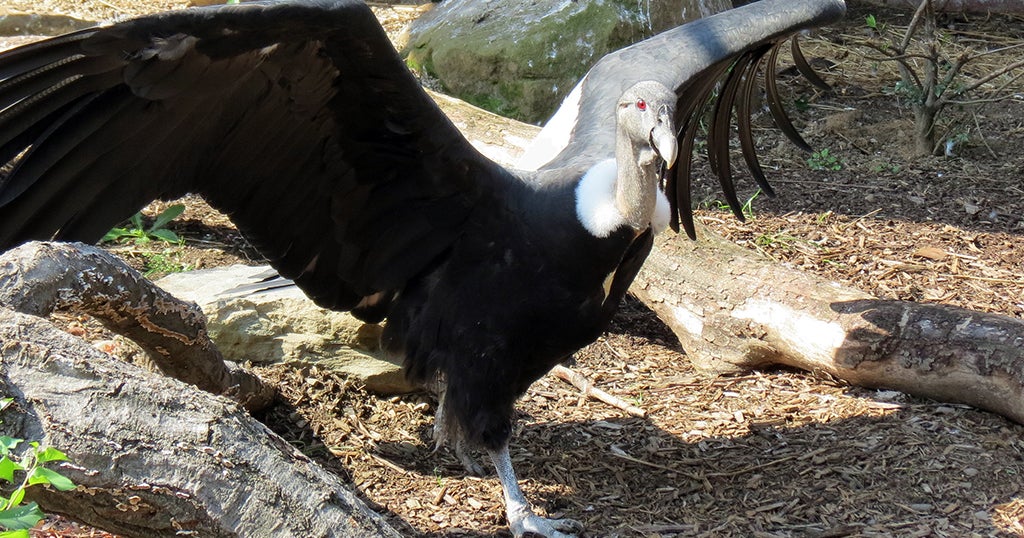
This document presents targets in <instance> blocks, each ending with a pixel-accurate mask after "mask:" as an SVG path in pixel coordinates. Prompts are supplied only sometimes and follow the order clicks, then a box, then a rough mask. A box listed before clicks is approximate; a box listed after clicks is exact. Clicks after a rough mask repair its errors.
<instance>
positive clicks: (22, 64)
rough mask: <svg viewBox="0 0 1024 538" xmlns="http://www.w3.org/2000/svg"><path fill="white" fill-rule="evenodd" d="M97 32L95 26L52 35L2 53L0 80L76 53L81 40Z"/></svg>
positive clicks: (0, 57)
mask: <svg viewBox="0 0 1024 538" xmlns="http://www.w3.org/2000/svg"><path fill="white" fill-rule="evenodd" d="M94 33H96V29H95V28H86V29H84V30H79V31H77V32H72V33H69V34H64V35H62V36H58V37H52V38H49V39H46V40H43V41H38V42H36V43H29V44H27V45H22V46H21V47H18V48H17V49H15V50H12V51H10V52H5V53H4V54H3V55H0V80H5V79H9V78H11V77H13V76H17V75H19V74H21V73H28V72H30V71H35V70H36V69H39V68H40V67H43V66H45V65H48V64H52V63H54V62H58V61H60V60H63V59H65V58H67V57H68V56H71V55H73V54H75V53H76V52H77V51H78V50H79V48H78V47H79V46H80V42H81V41H83V40H85V39H88V38H89V37H90V36H91V35H93V34H94Z"/></svg>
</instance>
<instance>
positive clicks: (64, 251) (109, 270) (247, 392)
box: [0, 242, 274, 411]
mask: <svg viewBox="0 0 1024 538" xmlns="http://www.w3.org/2000/svg"><path fill="white" fill-rule="evenodd" d="M0 305H6V306H8V307H9V308H12V309H14V310H16V311H18V312H21V313H24V314H29V315H33V316H47V315H49V314H51V313H52V312H54V311H55V310H72V311H76V312H80V313H85V314H89V315H90V316H92V317H93V318H95V319H96V320H98V321H99V322H100V323H102V324H103V325H104V326H105V327H107V328H108V329H109V330H111V331H113V332H116V333H118V334H120V335H122V336H124V337H126V338H129V339H130V340H132V341H134V342H135V343H137V344H139V346H141V347H142V349H143V350H145V351H146V353H147V354H148V355H149V357H150V359H151V360H152V361H153V363H154V364H155V365H156V366H157V367H158V368H159V369H160V371H162V372H163V373H165V374H167V375H169V376H171V377H174V378H175V379H180V380H182V381H185V382H186V383H191V384H193V385H195V386H197V387H199V388H201V389H203V390H205V391H207V392H211V393H214V394H223V395H225V396H228V397H231V398H232V399H234V400H236V401H238V402H240V403H242V404H243V405H245V406H246V407H247V408H248V409H249V410H250V411H255V410H259V409H261V408H262V407H265V406H267V405H269V404H270V402H271V401H272V400H273V397H274V390H273V388H271V387H269V386H267V385H265V384H264V383H263V382H262V381H260V379H259V378H258V377H256V376H254V375H252V374H251V373H249V372H246V371H245V370H242V369H241V368H240V367H238V366H236V365H234V364H231V363H227V362H225V360H224V357H223V356H222V355H221V353H220V351H219V350H218V349H217V347H216V346H215V345H214V344H213V342H212V341H211V340H210V338H209V336H208V335H207V333H206V318H205V317H204V316H203V312H202V310H200V309H199V307H198V306H196V305H195V304H192V303H187V302H185V301H182V300H180V299H177V298H175V297H174V296H172V295H171V294H169V293H167V292H166V291H164V290H162V289H160V288H159V287H157V286H154V285H153V283H152V282H150V281H149V279H147V278H145V277H143V276H142V275H140V274H139V273H138V272H137V271H135V270H134V269H132V268H131V267H129V266H128V265H127V264H125V263H124V262H123V261H121V260H120V259H119V258H117V257H116V256H113V255H111V254H110V253H108V252H106V251H104V250H102V249H99V248H96V247H93V246H89V245H84V244H81V243H41V242H33V243H27V244H25V245H22V246H20V247H17V248H15V249H11V250H10V251H8V252H5V253H3V254H2V255H0Z"/></svg>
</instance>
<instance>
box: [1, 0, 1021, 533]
mask: <svg viewBox="0 0 1024 538" xmlns="http://www.w3.org/2000/svg"><path fill="white" fill-rule="evenodd" d="M137 1H138V0H89V1H82V2H72V1H70V0H45V1H42V2H40V1H39V0H7V2H6V4H8V5H9V6H10V7H12V8H14V9H23V10H26V11H27V10H32V9H36V10H41V9H46V10H49V11H51V12H60V13H67V14H74V15H76V16H79V17H85V18H94V19H95V18H100V17H110V16H123V15H127V14H130V13H136V12H140V11H147V10H155V9H162V8H166V7H170V6H172V5H176V4H177V3H175V2H166V1H160V2H147V3H145V4H144V5H143V4H142V3H136V2H137ZM375 9H377V10H378V13H379V14H380V16H381V18H382V20H383V21H385V22H386V23H387V25H388V28H389V30H391V31H393V32H395V33H396V35H397V32H398V31H399V30H400V28H401V25H402V24H404V23H405V22H407V21H408V20H409V19H410V18H411V17H413V16H415V14H416V13H417V12H418V8H415V7H408V6H398V7H395V8H391V7H388V6H383V5H382V6H377V7H376V8H375ZM866 13H867V11H863V10H862V11H858V10H857V9H854V10H852V12H851V15H850V17H849V18H848V19H847V22H845V23H844V24H843V25H841V26H840V27H838V28H834V29H830V30H827V31H825V32H822V33H820V34H818V35H816V36H813V37H811V38H810V39H808V40H806V41H805V53H806V54H807V55H808V56H809V57H816V58H825V59H828V60H829V61H831V62H833V65H832V66H831V68H830V69H827V70H826V71H825V78H826V79H827V80H828V81H829V82H830V83H832V84H833V85H834V91H833V92H831V93H822V92H819V91H817V90H814V89H812V87H811V86H810V85H808V84H806V83H804V82H803V81H801V80H799V79H797V78H786V79H785V86H786V87H785V89H784V92H785V93H786V94H787V95H789V99H794V100H796V102H798V103H802V105H801V106H800V107H797V108H798V110H796V111H794V117H795V122H796V123H797V124H798V126H799V127H801V130H802V131H803V133H804V134H805V137H806V138H807V139H808V141H809V142H810V143H811V145H812V146H814V147H816V148H827V149H828V150H829V152H830V153H831V154H832V155H833V156H835V157H837V158H838V162H837V163H835V166H834V168H837V169H828V170H813V169H811V167H810V166H809V165H808V162H807V160H808V156H807V155H804V154H801V153H800V152H799V151H798V150H795V149H792V148H791V147H790V146H788V145H787V144H786V143H785V142H784V141H783V140H782V139H781V137H780V136H779V135H778V134H777V133H776V131H774V129H771V128H770V127H769V126H768V124H769V121H768V120H767V119H766V118H759V120H760V123H761V124H762V125H763V126H764V127H763V128H762V129H759V130H758V131H757V132H758V137H759V140H758V145H759V148H760V149H761V151H762V163H763V164H764V165H765V167H766V169H767V170H768V174H769V179H770V181H772V183H773V184H774V185H775V187H776V190H777V191H779V196H778V197H777V198H775V199H767V198H765V197H764V196H758V197H756V199H755V200H754V201H753V202H752V218H748V220H747V222H746V223H739V222H737V221H735V220H734V219H733V218H732V217H731V216H730V215H729V214H728V213H727V212H726V211H723V210H722V209H720V208H719V206H720V202H718V195H717V194H715V193H716V192H717V188H716V187H715V186H714V185H705V186H701V187H699V189H701V191H700V192H698V193H697V195H696V196H695V198H696V199H698V200H701V199H703V200H704V202H703V203H702V209H701V211H700V212H699V217H700V218H701V220H703V221H704V222H705V223H706V224H708V225H709V226H711V227H712V228H713V229H714V230H716V231H717V232H719V233H722V234H724V235H726V236H728V237H730V238H732V239H733V240H735V241H737V242H739V243H741V244H744V245H747V246H749V247H750V248H753V249H757V250H760V251H762V252H764V253H765V254H767V255H769V256H771V257H773V258H776V259H778V260H779V261H780V262H781V263H787V264H790V265H792V266H795V267H799V268H800V269H802V270H806V271H812V272H816V273H819V274H822V275H824V276H826V277H828V278H830V279H833V280H836V281H839V282H842V283H845V284H849V285H853V286H856V287H859V288H861V289H864V290H865V291H868V292H870V293H872V294H874V295H876V296H878V297H882V298H893V299H904V300H915V301H926V302H942V303H946V304H953V305H958V306H962V307H965V308H970V309H975V310H980V311H986V312H997V313H1002V314H1005V315H1009V316H1013V317H1017V318H1024V246H1021V243H1020V240H1021V237H1022V235H1024V155H1022V154H1021V152H1020V149H1021V147H1022V146H1024V144H1022V142H1024V83H1021V82H1020V81H1015V82H1012V83H1011V85H1010V86H1009V87H1008V88H1007V89H1006V90H1005V93H1006V95H1009V97H1008V98H1006V99H1002V100H1000V101H998V102H993V103H989V104H985V105H982V106H980V107H978V106H971V107H962V108H959V107H958V108H957V109H955V110H952V111H951V114H950V115H949V118H950V120H951V121H950V122H947V124H946V127H948V128H949V130H950V138H957V139H958V140H959V143H958V144H957V145H956V147H954V149H953V152H952V155H951V156H948V157H932V158H920V159H912V158H908V157H907V156H906V154H905V152H904V151H902V150H901V147H904V146H906V145H908V144H909V136H910V129H911V125H912V121H913V120H912V114H911V111H910V109H909V107H907V106H906V105H905V103H901V102H900V98H899V96H898V95H895V94H894V93H893V91H892V90H893V86H894V83H895V81H896V78H895V74H894V71H893V69H892V68H891V66H889V65H887V64H885V63H880V62H877V61H874V60H871V59H870V58H865V57H864V55H863V54H862V53H861V52H860V51H859V50H858V49H855V48H852V47H850V46H849V43H850V42H851V41H852V40H855V39H858V38H861V37H863V36H864V32H865V30H864V25H863V20H864V15H865V14H866ZM875 14H876V15H878V16H879V20H886V21H890V23H891V24H895V25H898V24H906V20H907V18H906V14H900V13H897V12H888V11H886V12H882V13H879V12H878V11H877V10H876V11H875ZM942 23H943V27H944V28H945V29H946V30H947V31H948V32H949V36H950V37H949V42H950V43H952V44H951V45H950V46H976V47H978V46H989V45H985V44H986V43H989V44H991V43H997V44H998V45H999V46H1004V45H1012V44H1017V43H1020V42H1021V39H1022V38H1024V19H1021V18H1014V17H993V18H988V19H983V18H977V19H974V18H971V19H964V18H958V17H944V18H943V19H942ZM1019 54H1020V53H1019V51H1018V52H1014V50H1009V51H1007V52H1005V53H1003V54H1001V55H1000V54H996V55H993V57H992V58H991V60H990V64H986V65H999V64H1000V63H1008V62H1009V61H1012V60H1013V59H1014V58H1017V57H1019ZM1015 55H1016V56H1015ZM977 69H978V70H979V73H980V74H983V73H984V67H978V68H977ZM976 74H977V73H976ZM698 160H699V163H702V162H703V158H698ZM744 192H745V194H743V193H741V197H743V199H747V198H749V197H750V196H752V194H753V191H752V190H751V189H747V190H746V191H744ZM186 203H187V204H188V210H187V211H186V213H185V215H184V216H183V218H181V219H180V221H179V222H176V223H175V225H174V228H173V229H175V230H176V231H177V232H178V233H179V234H181V235H182V236H183V237H184V238H185V246H184V247H183V248H167V247H159V246H158V247H147V248H139V247H120V248H118V249H117V250H118V251H119V252H121V253H122V254H124V255H125V256H126V257H127V258H129V259H131V260H134V261H135V263H136V264H137V265H139V266H140V267H141V266H145V265H147V264H153V261H152V260H153V259H154V252H155V253H156V254H158V255H159V256H160V257H161V258H160V259H161V260H162V262H161V263H162V264H163V265H158V266H152V265H151V266H149V268H150V269H155V270H157V271H160V270H166V269H168V268H173V267H174V266H176V265H177V266H187V267H208V266H216V265H223V264H227V263H239V262H241V263H257V262H258V261H259V256H258V254H256V253H255V252H254V251H253V250H252V249H251V248H248V247H247V246H246V243H245V242H244V239H242V238H241V237H240V236H239V235H238V234H237V232H235V231H234V230H233V228H232V227H231V226H230V222H228V221H227V220H226V219H225V218H224V217H222V216H220V215H218V214H215V213H213V212H212V211H210V210H209V209H208V208H206V207H205V206H204V205H202V204H200V203H197V202H196V201H195V200H192V199H190V200H187V201H186ZM154 209H157V208H154ZM576 360H577V363H576V365H575V366H574V368H575V369H576V370H578V371H579V372H581V373H583V374H585V375H586V376H588V377H589V378H590V379H591V380H592V381H594V382H595V383H596V384H597V385H598V386H599V387H600V388H602V389H604V390H606V391H608V392H611V393H613V394H615V395H617V396H620V397H622V398H624V399H626V400H628V401H629V402H631V403H634V404H636V405H638V406H641V407H642V408H644V409H645V410H646V411H647V417H646V418H635V417H630V416H626V415H624V414H623V413H622V412H621V411H619V410H617V409H613V408H610V407H608V406H606V405H604V404H601V403H598V402H594V401H591V400H587V399H585V398H581V397H580V395H579V393H578V392H577V390H576V389H574V388H573V387H571V386H569V385H567V384H565V383H563V382H561V381H559V380H557V379H554V378H550V377H549V378H544V379H542V380H541V381H539V382H538V383H537V384H535V386H534V387H532V388H531V389H530V391H529V392H528V394H527V395H526V396H525V397H524V398H523V400H522V402H521V403H520V405H519V417H518V420H517V423H516V434H515V437H514V441H513V459H514V461H515V464H516V469H517V471H518V473H519V475H520V478H521V480H522V484H523V487H524V490H525V491H526V493H527V496H528V497H529V498H530V499H531V500H532V501H533V502H534V503H535V504H536V505H537V507H538V508H539V510H540V511H542V512H545V513H547V514H549V515H564V516H567V517H574V518H577V519H580V520H581V521H583V523H584V524H585V526H586V528H587V531H586V533H585V536H650V537H657V536H736V537H747V536H754V537H789V536H795V537H815V538H825V537H843V536H865V537H868V536H870V537H883V536H886V537H887V536H893V537H905V536H906V537H911V536H914V537H917V536H920V537H924V536H935V537H975V536H978V537H986V536H1024V435H1022V434H1024V427H1022V426H1020V425H1017V424H1014V423H1011V422H1009V421H1007V420H1006V419H1003V418H1001V417H998V416H994V415H992V414H989V413H984V412H979V411H976V410H973V409H971V408H968V407H965V406H960V405H951V404H944V403H938V402H932V401H927V400H921V399H916V398H911V397H908V396H906V395H903V394H901V393H895V392H888V391H875V390H867V389H861V388H857V387H851V386H847V385H845V384H843V383H840V382H837V381H835V380H832V379H824V378H820V377H816V376H815V375H814V374H812V373H804V372H794V371H766V372H753V373H750V374H749V375H745V376H739V377H729V378H708V377H704V376H702V375H701V374H700V373H699V372H696V371H694V369H693V368H692V366H691V365H690V364H689V363H688V361H687V359H686V356H685V353H684V352H683V350H682V349H680V347H679V344H678V342H677V341H676V339H675V337H674V336H673V335H672V333H671V332H670V331H669V330H668V329H667V328H666V327H665V326H664V325H663V324H662V323H661V322H660V321H659V320H658V319H657V317H655V316H654V315H653V314H652V313H651V312H650V311H649V310H648V309H647V308H646V307H644V306H643V305H642V304H640V303H639V302H638V301H635V300H628V301H627V302H626V304H625V305H624V306H623V308H622V311H621V313H620V314H619V315H618V316H617V317H616V319H615V320H614V322H613V325H612V327H611V329H610V330H609V331H608V333H607V334H606V335H604V336H603V337H602V338H601V339H599V340H598V341H597V342H596V343H594V344H593V345H591V346H588V347H587V348H585V349H583V350H582V351H580V352H579V353H578V354H577V357H576ZM262 374H263V375H265V376H266V377H268V378H270V379H273V380H275V381H276V382H277V383H278V385H279V386H280V387H281V392H282V402H281V404H280V405H278V406H277V407H276V408H274V409H273V410H272V411H271V412H270V413H269V414H268V416H267V417H266V421H267V423H268V424H269V425H271V427H273V428H274V429H275V430H276V431H277V432H279V433H280V434H281V435H283V436H284V437H285V438H286V439H288V440H289V441H290V442H292V443H294V444H295V445H296V446H298V447H300V448H301V449H302V450H303V451H305V452H306V453H307V454H310V455H311V456H313V457H316V458H317V459H318V460H319V461H321V462H323V463H324V464H325V465H327V466H328V467H329V468H332V469H335V470H336V471H337V472H339V473H341V474H342V475H343V476H345V477H346V478H347V479H349V480H350V481H351V483H352V485H353V487H354V488H355V489H356V490H357V491H359V492H360V494H361V495H362V496H363V498H364V499H366V500H367V501H368V502H369V503H371V505H373V506H375V507H376V508H377V509H379V510H380V511H381V512H382V513H384V514H385V515H386V516H387V517H388V518H389V519H390V520H391V522H392V523H393V524H394V525H395V526H396V527H397V528H399V529H400V530H401V531H402V532H403V533H405V534H407V535H409V536H491V535H499V536H505V535H507V530H506V527H505V523H504V516H503V512H502V503H501V490H500V486H499V484H498V481H497V479H496V478H495V477H494V476H486V477H482V478H480V477H472V476H466V474H465V473H464V471H463V470H462V467H461V466H460V464H459V463H458V462H457V460H456V459H455V458H454V456H453V455H452V454H451V453H450V452H448V451H447V450H441V451H439V452H437V453H432V452H431V448H432V443H431V441H430V440H429V430H430V427H431V424H432V416H433V409H434V405H435V404H434V402H433V400H431V399H430V398H429V397H427V396H426V395H422V394H414V395H410V396H405V397H392V398H379V397H376V396H373V395H370V394H367V393H365V392H364V391H362V390H361V389H360V387H358V386H356V385H355V384H354V383H352V382H351V381H348V380H346V379H342V378H338V377H335V376H332V375H328V374H325V373H323V372H316V371H308V370H306V371H298V370H294V369H286V368H282V367H278V368H271V369H266V370H264V371H262ZM49 525H51V526H52V527H53V528H52V529H51V530H40V531H38V532H37V533H36V534H35V535H36V536H103V535H105V534H103V533H100V532H98V531H93V530H89V529H72V528H71V526H69V524H67V523H66V522H55V523H49ZM89 533H92V534H89Z"/></svg>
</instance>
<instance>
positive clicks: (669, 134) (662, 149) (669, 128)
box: [650, 105, 679, 169]
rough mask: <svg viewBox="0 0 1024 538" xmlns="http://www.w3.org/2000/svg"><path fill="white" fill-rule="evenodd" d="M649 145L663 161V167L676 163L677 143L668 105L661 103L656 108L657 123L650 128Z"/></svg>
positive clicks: (669, 166)
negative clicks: (657, 108) (659, 106)
mask: <svg viewBox="0 0 1024 538" xmlns="http://www.w3.org/2000/svg"><path fill="white" fill-rule="evenodd" d="M650 143H651V147H652V148H654V152H655V153H657V154H658V156H659V157H661V159H662V160H663V161H665V168H666V169H668V168H672V166H673V165H675V164H676V156H677V155H678V153H679V144H678V141H677V140H676V129H675V124H674V122H673V121H672V114H671V113H670V112H669V110H668V107H667V106H665V105H662V107H661V109H659V110H658V123H657V124H656V125H655V126H654V128H653V129H651V135H650Z"/></svg>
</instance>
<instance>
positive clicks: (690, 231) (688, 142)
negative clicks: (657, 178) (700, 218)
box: [675, 114, 700, 239]
mask: <svg viewBox="0 0 1024 538" xmlns="http://www.w3.org/2000/svg"><path fill="white" fill-rule="evenodd" d="M699 124H700V119H699V114H694V115H691V116H690V117H689V118H688V119H687V123H686V127H685V128H684V130H683V136H682V139H681V140H680V148H679V151H680V153H679V155H680V157H682V158H681V159H679V160H678V161H677V164H676V176H677V179H676V181H677V182H680V183H681V184H679V185H677V187H676V196H675V203H676V207H678V208H679V211H678V213H679V217H680V219H682V220H681V224H682V225H683V229H684V230H686V235H687V237H689V238H690V239H697V230H696V228H695V227H694V225H693V200H692V195H691V194H690V181H691V179H690V178H691V174H692V165H693V139H694V137H695V136H697V126H698V125H699Z"/></svg>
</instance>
